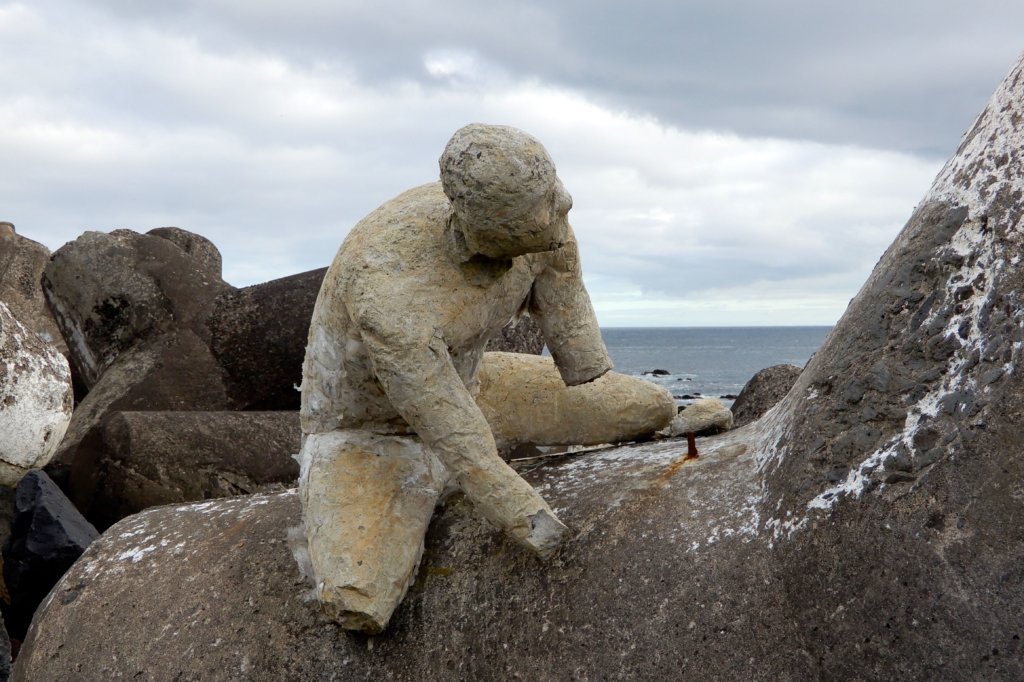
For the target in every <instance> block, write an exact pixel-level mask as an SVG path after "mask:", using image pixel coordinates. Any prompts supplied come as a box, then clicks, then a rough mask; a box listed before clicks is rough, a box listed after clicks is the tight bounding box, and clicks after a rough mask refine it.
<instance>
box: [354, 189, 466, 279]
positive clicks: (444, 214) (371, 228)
mask: <svg viewBox="0 0 1024 682" xmlns="http://www.w3.org/2000/svg"><path fill="white" fill-rule="evenodd" d="M450 210H451V205H450V204H449V202H448V198H447V197H446V196H445V195H444V191H443V190H442V189H441V183H440V182H431V183H428V184H426V185H420V186H419V187H414V188H412V189H410V190H407V191H405V192H402V193H401V194H399V195H398V196H397V197H395V198H393V199H390V200H388V201H386V202H384V203H383V204H381V205H380V206H379V207H377V208H376V209H375V210H374V211H372V212H371V213H370V214H369V215H367V216H366V217H365V218H363V219H362V220H360V221H359V222H358V223H357V224H356V226H355V227H354V228H352V231H351V232H350V233H349V235H348V237H347V238H346V239H345V242H344V243H343V244H342V246H341V250H340V251H339V252H338V258H341V259H352V260H364V259H370V260H374V261H377V260H379V258H380V257H382V256H388V255H389V256H390V257H392V258H396V259H398V258H408V257H410V256H415V254H416V252H418V251H422V250H424V249H427V250H429V249H430V248H431V247H432V245H433V244H435V243H437V242H439V241H440V238H441V235H442V233H443V232H444V227H445V223H446V221H447V219H448V214H449V212H450Z"/></svg>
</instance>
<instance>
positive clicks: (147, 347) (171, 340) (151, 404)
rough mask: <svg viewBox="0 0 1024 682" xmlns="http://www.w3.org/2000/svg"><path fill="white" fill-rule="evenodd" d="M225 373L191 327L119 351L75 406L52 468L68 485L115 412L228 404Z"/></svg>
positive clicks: (214, 407)
mask: <svg viewBox="0 0 1024 682" xmlns="http://www.w3.org/2000/svg"><path fill="white" fill-rule="evenodd" d="M220 377H221V372H220V367H219V366H218V365H217V363H216V361H215V360H214V359H213V356H212V355H211V354H210V352H209V348H208V347H207V345H206V343H205V342H204V341H203V340H202V339H201V338H199V337H198V336H197V335H196V334H194V333H193V332H192V331H190V330H188V329H182V330H179V331H176V332H168V333H166V334H162V335H160V336H157V337H156V338H153V339H148V340H143V341H140V342H139V343H136V344H135V345H134V346H133V347H132V348H130V349H128V350H126V351H125V352H123V353H121V354H119V355H118V357H117V359H116V360H115V362H114V363H113V364H111V365H110V367H108V368H107V370H106V371H105V372H104V373H103V377H102V379H101V380H100V381H99V383H97V384H96V386H95V387H93V389H92V390H91V391H89V394H88V395H87V396H86V397H85V399H84V400H83V401H82V402H81V403H80V404H79V405H78V407H77V408H76V409H75V412H74V414H73V415H72V417H71V423H70V424H69V425H68V430H67V433H66V434H65V435H64V440H63V441H61V444H60V447H59V448H58V449H57V452H56V453H55V454H54V456H53V459H52V460H51V461H50V463H49V464H47V465H46V467H45V468H46V472H47V473H48V474H50V476H52V477H53V478H54V480H56V481H57V482H58V483H59V484H60V485H62V486H64V485H65V482H66V480H67V474H68V471H69V470H70V467H71V466H72V465H73V464H74V461H75V458H76V457H77V456H78V447H79V445H80V444H81V440H82V438H84V437H85V435H86V434H87V433H89V432H90V431H92V430H93V429H94V428H96V427H97V426H98V425H99V424H100V423H102V421H103V420H104V419H105V418H106V417H107V415H109V414H111V413H113V412H119V411H138V410H175V411H178V410H195V411H207V410H223V409H225V408H226V407H227V405H228V398H227V393H226V391H225V390H224V385H223V383H222V382H221V380H220Z"/></svg>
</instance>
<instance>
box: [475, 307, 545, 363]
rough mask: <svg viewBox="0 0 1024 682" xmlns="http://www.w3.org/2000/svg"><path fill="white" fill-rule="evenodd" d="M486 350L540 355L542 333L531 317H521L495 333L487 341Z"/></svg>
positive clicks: (542, 343) (542, 346)
mask: <svg viewBox="0 0 1024 682" xmlns="http://www.w3.org/2000/svg"><path fill="white" fill-rule="evenodd" d="M487 350H488V351H500V352H503V353H529V354H531V355H540V354H541V351H543V350H544V333H543V332H541V329H540V327H539V326H538V325H537V323H536V322H534V321H533V318H532V317H530V316H529V315H523V316H522V317H520V318H519V319H518V320H516V321H515V322H510V323H509V324H507V325H505V326H504V327H502V328H501V330H500V331H498V332H497V333H495V335H494V336H492V337H491V338H490V339H489V340H488V341H487Z"/></svg>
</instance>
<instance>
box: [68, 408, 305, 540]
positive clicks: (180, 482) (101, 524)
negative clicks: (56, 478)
mask: <svg viewBox="0 0 1024 682" xmlns="http://www.w3.org/2000/svg"><path fill="white" fill-rule="evenodd" d="M300 437H301V431H300V428H299V414H298V412H283V411H278V412H195V411H183V412H168V411H153V412H148V411H147V412H114V413H112V414H110V415H109V416H108V417H107V418H106V419H105V420H104V421H103V422H102V423H101V424H100V425H98V426H97V427H96V428H95V429H93V431H92V432H90V433H89V434H88V435H87V436H86V437H85V438H84V439H83V441H82V444H81V446H80V447H79V451H78V456H77V457H76V459H75V462H74V464H73V466H72V468H71V471H70V475H69V477H68V480H67V483H66V484H65V489H66V490H67V493H68V496H69V497H70V498H71V500H72V501H73V502H74V503H75V505H76V506H77V507H78V508H79V509H80V510H81V511H82V513H83V514H85V516H86V518H88V519H89V521H90V522H91V523H93V525H95V526H96V527H97V528H100V529H104V528H107V527H108V526H110V525H111V524H112V523H114V522H115V521H118V520H120V519H122V518H124V517H125V516H128V515H129V514H134V513H135V512H138V511H141V510H143V509H146V508H148V507H154V506H157V505H161V504H171V503H175V502H191V501H195V500H205V499H209V498H213V497H227V496H231V495H244V494H250V493H256V492H261V491H267V490H273V489H275V488H276V489H281V488H283V487H287V486H291V485H294V483H295V481H296V480H297V478H298V475H299V465H298V463H297V462H296V461H295V459H294V456H295V454H296V453H297V452H298V451H299V441H300Z"/></svg>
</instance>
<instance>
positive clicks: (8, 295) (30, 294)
mask: <svg viewBox="0 0 1024 682" xmlns="http://www.w3.org/2000/svg"><path fill="white" fill-rule="evenodd" d="M48 262H50V250H49V249H47V248H46V247H45V246H43V245H42V244H40V243H38V242H34V241H32V240H31V239H26V238H25V237H22V236H21V235H19V234H17V233H16V232H15V231H14V226H13V225H11V223H6V222H4V223H0V301H3V302H4V303H6V304H7V307H8V308H9V309H10V311H11V313H12V314H13V315H14V317H15V319H17V320H18V321H19V322H21V323H22V324H23V325H25V327H27V328H28V329H30V330H32V331H34V332H35V333H37V334H39V335H40V336H42V337H43V338H44V339H45V340H46V341H48V342H50V343H52V344H53V345H54V346H56V348H57V350H59V351H60V352H61V354H63V355H64V356H67V354H68V347H67V344H66V343H64V337H63V336H62V335H61V333H60V330H59V329H58V328H57V322H56V321H55V320H54V319H53V315H52V314H50V308H49V306H48V305H47V304H46V297H45V296H43V287H42V281H41V280H42V276H43V268H45V267H46V264H47V263H48Z"/></svg>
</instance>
